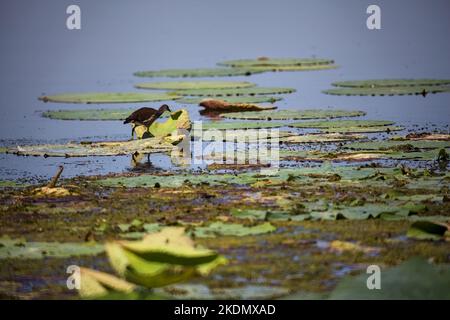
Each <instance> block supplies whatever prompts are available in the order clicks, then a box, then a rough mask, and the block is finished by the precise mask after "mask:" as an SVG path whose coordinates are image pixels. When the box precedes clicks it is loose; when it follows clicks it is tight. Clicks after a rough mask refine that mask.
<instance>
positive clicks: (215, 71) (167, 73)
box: [134, 68, 263, 78]
mask: <svg viewBox="0 0 450 320" xmlns="http://www.w3.org/2000/svg"><path fill="white" fill-rule="evenodd" d="M261 72H263V71H258V70H249V69H244V68H202V69H166V70H155V71H138V72H135V73H134V75H135V76H137V77H148V78H153V77H169V78H196V77H201V78H203V77H231V76H250V75H252V74H255V73H261Z"/></svg>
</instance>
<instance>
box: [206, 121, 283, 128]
mask: <svg viewBox="0 0 450 320" xmlns="http://www.w3.org/2000/svg"><path fill="white" fill-rule="evenodd" d="M284 126H286V124H285V123H282V122H272V121H271V122H265V121H248V122H242V121H240V122H238V121H233V122H226V121H214V122H206V123H203V124H202V129H203V130H211V129H217V130H234V129H265V128H277V127H284Z"/></svg>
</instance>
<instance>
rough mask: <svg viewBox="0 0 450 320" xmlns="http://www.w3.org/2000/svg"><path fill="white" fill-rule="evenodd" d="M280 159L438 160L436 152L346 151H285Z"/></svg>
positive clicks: (282, 151) (281, 152) (281, 153)
mask: <svg viewBox="0 0 450 320" xmlns="http://www.w3.org/2000/svg"><path fill="white" fill-rule="evenodd" d="M279 154H280V157H281V158H284V159H289V160H296V161H369V160H376V159H395V160H423V161H430V160H436V159H437V157H438V153H437V152H436V151H417V152H414V151H413V152H401V151H389V150H386V151H378V150H376V151H344V152H341V151H339V152H321V151H285V150H281V151H280V152H279Z"/></svg>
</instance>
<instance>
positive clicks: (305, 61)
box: [218, 57, 334, 67]
mask: <svg viewBox="0 0 450 320" xmlns="http://www.w3.org/2000/svg"><path fill="white" fill-rule="evenodd" d="M333 63H334V60H331V59H320V58H268V57H260V58H257V59H237V60H227V61H222V62H219V63H218V65H222V66H228V67H258V66H316V65H328V64H333Z"/></svg>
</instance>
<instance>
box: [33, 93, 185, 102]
mask: <svg viewBox="0 0 450 320" xmlns="http://www.w3.org/2000/svg"><path fill="white" fill-rule="evenodd" d="M178 98H180V97H178V96H177V95H174V94H172V93H153V92H152V93H142V92H87V93H64V94H58V95H50V96H42V97H39V100H42V101H44V102H61V103H125V102H127V103H133V102H153V101H166V100H175V99H178Z"/></svg>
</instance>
